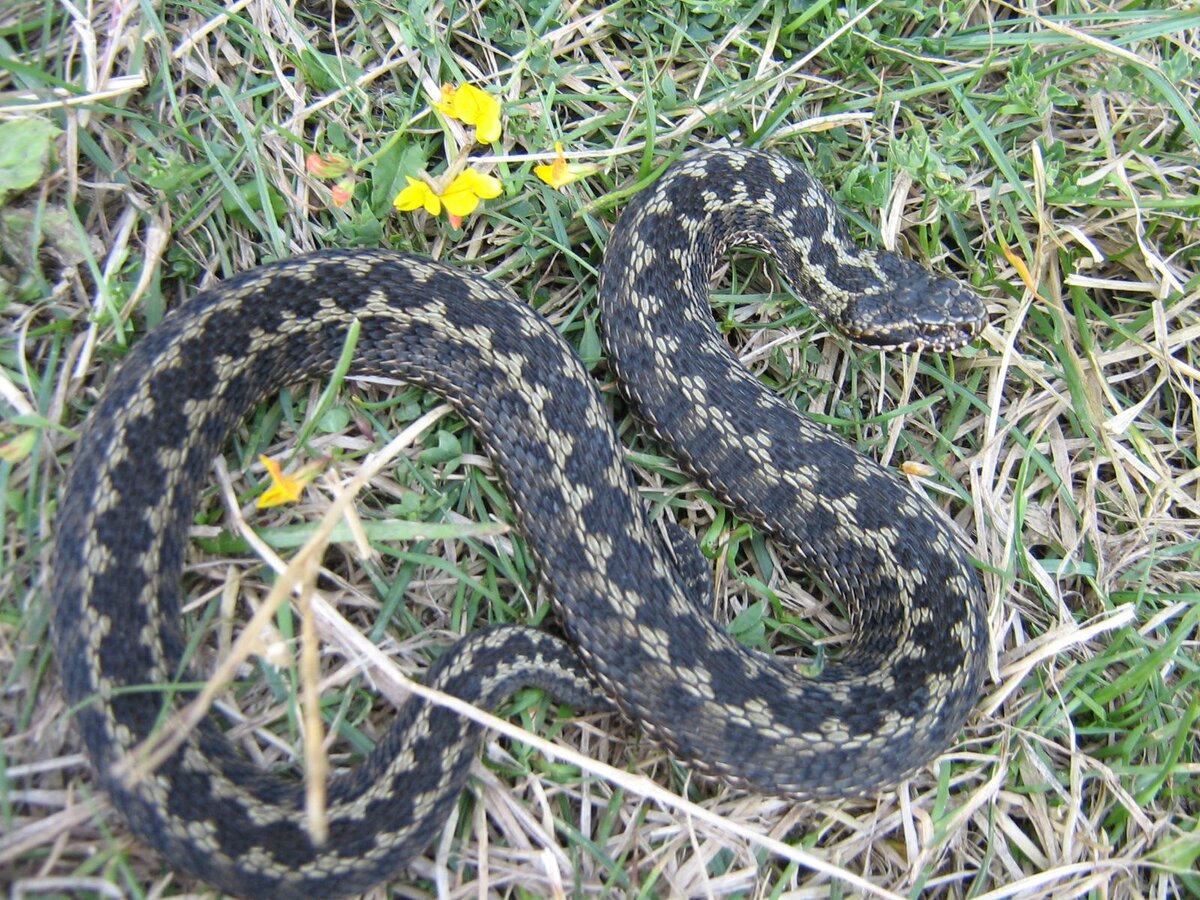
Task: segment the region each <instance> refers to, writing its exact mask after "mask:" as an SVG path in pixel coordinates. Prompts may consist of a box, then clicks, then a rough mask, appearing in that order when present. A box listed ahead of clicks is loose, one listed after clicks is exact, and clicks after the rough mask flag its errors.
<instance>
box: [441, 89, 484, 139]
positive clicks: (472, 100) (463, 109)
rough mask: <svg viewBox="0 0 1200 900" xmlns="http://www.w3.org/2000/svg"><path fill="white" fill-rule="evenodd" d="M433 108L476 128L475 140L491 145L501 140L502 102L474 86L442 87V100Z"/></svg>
mask: <svg viewBox="0 0 1200 900" xmlns="http://www.w3.org/2000/svg"><path fill="white" fill-rule="evenodd" d="M433 108H434V109H436V110H438V112H440V113H442V114H443V115H447V116H449V117H450V118H452V119H458V120H459V121H461V122H464V123H466V124H467V125H474V126H475V138H476V139H477V140H478V141H480V142H481V143H484V144H491V143H493V142H495V141H497V140H499V138H500V101H498V100H497V99H496V98H495V97H493V96H492V95H491V94H489V93H488V92H487V91H484V90H480V89H479V88H477V87H475V85H473V84H461V85H459V86H458V87H454V86H453V85H449V84H443V85H442V99H441V100H440V101H438V102H436V103H434V104H433Z"/></svg>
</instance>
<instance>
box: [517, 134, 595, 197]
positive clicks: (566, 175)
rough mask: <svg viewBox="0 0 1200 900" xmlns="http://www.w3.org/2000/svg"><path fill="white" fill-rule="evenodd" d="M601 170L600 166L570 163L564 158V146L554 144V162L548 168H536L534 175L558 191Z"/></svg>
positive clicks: (556, 142)
mask: <svg viewBox="0 0 1200 900" xmlns="http://www.w3.org/2000/svg"><path fill="white" fill-rule="evenodd" d="M599 170H600V167H599V166H596V165H592V164H590V163H586V164H585V163H569V162H567V160H566V157H564V156H563V145H562V144H561V143H559V142H558V141H555V143H554V162H552V163H551V164H550V165H548V166H534V167H533V174H534V175H536V176H537V177H538V178H540V179H542V181H544V182H546V184H548V185H550V187H552V188H555V189H558V188H562V187H565V186H566V185H568V184H570V183H571V182H573V181H578V180H579V179H580V178H586V177H587V176H589V175H592V174H594V173H595V172H598V171H599Z"/></svg>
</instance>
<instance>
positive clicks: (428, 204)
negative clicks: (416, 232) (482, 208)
mask: <svg viewBox="0 0 1200 900" xmlns="http://www.w3.org/2000/svg"><path fill="white" fill-rule="evenodd" d="M404 177H405V180H406V181H407V182H408V187H406V188H405V189H404V190H402V191H401V192H400V193H399V194H397V195H396V199H395V200H393V201H392V205H393V206H394V207H396V209H398V210H400V211H401V212H412V211H413V210H415V209H422V208H424V210H425V211H426V212H427V213H429V214H430V215H431V216H436V215H437V214H438V213H440V212H441V211H442V207H443V206H445V207H446V215H447V216H448V217H449V218H450V223H451V224H452V225H453V226H454V227H455V228H457V227H458V226H459V225H460V224H462V220H463V218H464V217H466V216H469V215H470V214H471V213H473V212H475V210H476V208H477V207H478V206H479V201H480V200H491V199H492V198H493V197H499V196H500V192H501V190H502V189H503V186H502V185H501V184H500V182H499V180H498V179H496V178H493V177H492V176H491V175H484V174H483V173H482V172H480V171H478V170H476V169H465V170H463V171H462V172H460V173H459V174H458V175H456V176H455V178H454V180H453V181H451V182H450V185H449V187H447V188H446V189H445V190H444V191H442V192H441V193H438V192H436V191H435V190H434V189H433V188H431V187H430V186H429V185H428V184H426V183H425V182H424V181H422V180H420V179H419V178H411V177H409V176H407V175H405V176H404Z"/></svg>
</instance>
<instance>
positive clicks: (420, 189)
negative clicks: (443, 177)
mask: <svg viewBox="0 0 1200 900" xmlns="http://www.w3.org/2000/svg"><path fill="white" fill-rule="evenodd" d="M404 180H405V181H407V182H408V187H406V188H405V189H404V190H402V191H401V192H400V193H398V194H397V195H396V199H395V200H393V201H392V206H394V207H396V209H398V210H400V212H412V211H413V210H414V209H420V208H421V207H424V208H425V211H426V212H427V213H429V214H430V215H431V216H436V215H437V214H438V213H440V212H441V211H442V202H441V200H440V199H439V198H438V195H437V194H435V193H434V192H433V189H432V188H430V187H429V185H427V184H426V183H425V182H424V181H422V180H421V179H419V178H413V177H412V176H410V175H405V176H404Z"/></svg>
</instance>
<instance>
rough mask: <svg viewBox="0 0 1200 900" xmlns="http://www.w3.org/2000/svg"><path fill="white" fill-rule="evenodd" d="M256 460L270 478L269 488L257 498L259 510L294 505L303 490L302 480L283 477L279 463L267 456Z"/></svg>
mask: <svg viewBox="0 0 1200 900" xmlns="http://www.w3.org/2000/svg"><path fill="white" fill-rule="evenodd" d="M258 459H259V461H260V462H261V463H262V464H263V465H264V466H266V468H267V474H268V475H269V476H270V477H271V486H270V487H269V488H267V489H266V490H265V491H263V492H262V493H261V494H259V496H258V500H257V502H256V505H257V506H258V508H259V509H266V508H267V507H269V506H279V505H281V504H283V503H295V502H296V501H297V500H299V499H300V493H301V492H302V491H303V490H304V485H305V481H304V480H302V479H299V478H293V477H292V476H291V475H284V474H283V469H282V467H280V465H279V463H278V462H276V461H275V460H273V459H271V458H270V457H268V456H259V458H258Z"/></svg>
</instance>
